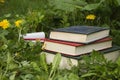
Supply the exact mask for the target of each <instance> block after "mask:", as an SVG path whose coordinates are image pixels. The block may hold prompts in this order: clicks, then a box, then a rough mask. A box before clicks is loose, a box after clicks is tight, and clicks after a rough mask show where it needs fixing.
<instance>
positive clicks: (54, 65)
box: [49, 53, 61, 79]
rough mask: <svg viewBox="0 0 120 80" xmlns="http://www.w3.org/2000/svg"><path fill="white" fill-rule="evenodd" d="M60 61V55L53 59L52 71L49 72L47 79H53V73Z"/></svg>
mask: <svg viewBox="0 0 120 80" xmlns="http://www.w3.org/2000/svg"><path fill="white" fill-rule="evenodd" d="M60 61H61V54H59V53H58V54H56V55H55V57H54V59H53V63H52V70H51V72H50V75H49V79H52V78H53V77H54V72H55V71H56V70H57V68H58V67H59V64H60Z"/></svg>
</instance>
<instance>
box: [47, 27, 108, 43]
mask: <svg viewBox="0 0 120 80" xmlns="http://www.w3.org/2000/svg"><path fill="white" fill-rule="evenodd" d="M108 36H109V28H105V27H96V26H71V27H65V28H58V29H55V30H53V31H51V32H50V36H49V38H50V39H56V40H63V41H71V42H79V43H90V42H93V41H95V40H99V39H102V38H105V37H108Z"/></svg>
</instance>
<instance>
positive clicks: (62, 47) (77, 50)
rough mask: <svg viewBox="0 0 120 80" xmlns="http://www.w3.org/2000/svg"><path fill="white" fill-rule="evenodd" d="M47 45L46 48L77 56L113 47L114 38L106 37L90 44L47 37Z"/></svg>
mask: <svg viewBox="0 0 120 80" xmlns="http://www.w3.org/2000/svg"><path fill="white" fill-rule="evenodd" d="M45 45H46V46H45V50H48V51H53V52H59V53H63V54H67V55H73V56H76V55H80V54H85V53H89V52H91V51H92V50H102V49H107V48H110V47H112V38H110V37H106V38H103V39H100V40H97V41H95V42H92V43H89V44H82V43H75V42H68V41H61V40H52V39H46V40H45Z"/></svg>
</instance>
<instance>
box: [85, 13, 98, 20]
mask: <svg viewBox="0 0 120 80" xmlns="http://www.w3.org/2000/svg"><path fill="white" fill-rule="evenodd" d="M95 18H96V16H95V15H93V14H89V15H87V16H86V19H88V20H94V19H95Z"/></svg>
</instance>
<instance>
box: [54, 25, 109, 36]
mask: <svg viewBox="0 0 120 80" xmlns="http://www.w3.org/2000/svg"><path fill="white" fill-rule="evenodd" d="M103 30H109V28H105V27H96V26H71V27H66V28H59V29H55V30H53V31H57V32H67V33H76V34H92V33H95V32H99V31H103Z"/></svg>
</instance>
